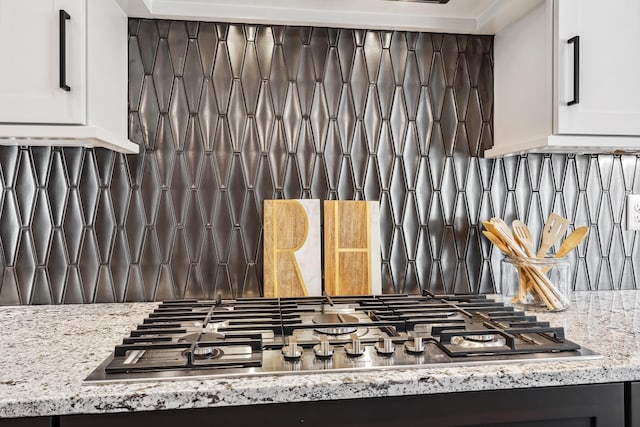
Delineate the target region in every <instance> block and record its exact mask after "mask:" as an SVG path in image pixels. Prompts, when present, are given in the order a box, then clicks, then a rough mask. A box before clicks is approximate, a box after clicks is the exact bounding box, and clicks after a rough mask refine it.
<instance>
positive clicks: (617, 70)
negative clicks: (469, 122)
mask: <svg viewBox="0 0 640 427" xmlns="http://www.w3.org/2000/svg"><path fill="white" fill-rule="evenodd" d="M639 40H640V2H638V1H637V0H611V1H601V0H546V1H545V2H544V3H543V4H541V5H540V6H539V7H537V8H536V9H534V10H533V11H532V12H530V13H529V14H527V15H526V16H524V17H523V18H521V19H520V20H518V21H516V22H514V23H512V24H511V25H509V26H508V27H506V28H505V29H503V30H502V31H500V32H499V33H498V34H496V37H495V40H494V60H495V63H494V64H495V66H494V80H495V85H494V87H495V104H494V147H493V148H492V149H490V150H487V151H486V152H485V155H486V156H487V157H493V156H502V155H508V154H518V153H521V152H530V151H538V152H577V153H587V152H592V153H598V152H618V153H624V152H638V151H640V79H639V78H638V76H639V75H640V51H639V50H638V41H639Z"/></svg>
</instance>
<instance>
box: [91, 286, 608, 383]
mask: <svg viewBox="0 0 640 427" xmlns="http://www.w3.org/2000/svg"><path fill="white" fill-rule="evenodd" d="M600 357H601V356H599V355H598V354H596V353H594V352H593V351H591V350H589V349H586V348H584V347H581V346H580V345H579V344H577V343H574V342H572V341H570V340H568V339H567V338H566V337H565V336H564V330H563V329H562V328H559V327H554V326H553V325H550V324H549V323H548V322H540V321H538V320H537V319H536V317H534V316H530V315H527V314H525V313H524V312H520V311H515V310H514V309H513V307H508V306H504V305H503V304H502V303H501V302H496V301H494V300H491V299H488V298H487V297H486V296H484V295H433V294H430V293H425V294H423V295H377V296H352V297H349V296H342V297H332V298H330V297H304V298H252V299H236V300H222V299H217V300H176V301H165V302H163V303H161V304H160V305H159V307H158V308H156V309H155V310H154V311H153V312H152V313H150V314H149V316H148V317H147V318H146V319H145V320H144V321H143V323H142V324H141V325H139V326H138V327H137V328H136V329H135V330H133V331H132V332H131V334H130V336H129V337H127V338H125V339H124V340H123V342H122V344H120V345H118V346H116V348H115V350H114V352H113V354H112V355H111V356H109V357H108V358H107V359H106V360H105V361H104V362H103V363H102V364H101V365H100V366H99V367H97V368H96V369H95V370H94V371H93V372H92V373H91V374H90V375H89V376H88V377H87V378H86V380H85V381H86V382H87V383H94V382H125V381H145V380H162V379H199V378H212V377H233V376H251V375H277V374H291V373H312V372H334V371H362V370H378V369H398V368H415V367H430V366H436V365H438V366H441V365H445V364H446V365H451V366H462V365H477V364H482V365H485V364H505V363H513V362H522V361H549V360H554V361H565V360H576V359H596V358H600Z"/></svg>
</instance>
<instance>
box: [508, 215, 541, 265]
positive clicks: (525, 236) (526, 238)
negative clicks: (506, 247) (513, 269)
mask: <svg viewBox="0 0 640 427" xmlns="http://www.w3.org/2000/svg"><path fill="white" fill-rule="evenodd" d="M511 229H512V230H513V237H515V238H516V241H517V242H518V243H520V246H522V248H523V249H524V251H525V252H526V253H527V255H528V256H530V257H533V256H535V255H534V253H535V251H534V250H533V238H532V237H531V230H529V227H527V224H525V223H524V222H522V221H520V220H519V219H516V220H514V221H513V222H512V223H511Z"/></svg>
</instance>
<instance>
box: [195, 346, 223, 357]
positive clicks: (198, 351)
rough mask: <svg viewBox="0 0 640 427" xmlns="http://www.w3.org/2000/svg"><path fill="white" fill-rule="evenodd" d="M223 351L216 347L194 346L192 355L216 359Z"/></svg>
mask: <svg viewBox="0 0 640 427" xmlns="http://www.w3.org/2000/svg"><path fill="white" fill-rule="evenodd" d="M222 354H223V352H222V350H221V349H219V348H217V347H211V346H207V347H196V348H194V349H193V355H194V356H195V358H196V359H216V358H218V357H220V356H222Z"/></svg>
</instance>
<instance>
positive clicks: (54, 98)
mask: <svg viewBox="0 0 640 427" xmlns="http://www.w3.org/2000/svg"><path fill="white" fill-rule="evenodd" d="M61 10H64V11H65V12H66V13H67V14H68V15H69V17H70V19H65V20H64V23H63V24H64V27H65V28H64V31H65V36H66V37H65V38H66V43H65V45H64V46H61V43H60V23H61V22H60V21H61V20H60V11H61ZM85 26H86V12H85V3H84V1H83V0H0V58H2V61H1V64H2V65H0V122H1V123H66V124H83V123H85V115H86V83H85V43H86V41H85V38H86V28H85ZM61 48H62V49H63V50H64V51H65V56H66V60H65V61H64V62H65V63H64V64H63V67H64V71H65V72H66V76H65V82H61V81H60V80H61V79H60V74H61V72H62V71H61V67H60V60H61ZM61 83H64V84H66V85H67V86H69V88H70V90H68V91H66V90H64V89H61V88H60V86H61Z"/></svg>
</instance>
